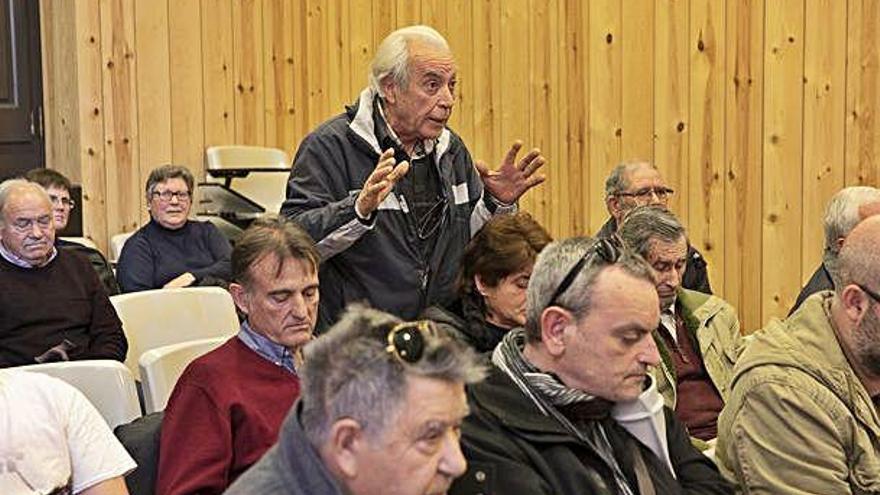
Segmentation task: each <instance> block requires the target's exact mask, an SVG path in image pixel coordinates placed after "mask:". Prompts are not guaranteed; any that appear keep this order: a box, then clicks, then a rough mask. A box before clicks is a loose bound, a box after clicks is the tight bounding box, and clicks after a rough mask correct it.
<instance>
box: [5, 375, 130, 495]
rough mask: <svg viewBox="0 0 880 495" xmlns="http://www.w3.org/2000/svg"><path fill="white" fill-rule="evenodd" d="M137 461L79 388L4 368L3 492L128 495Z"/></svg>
mask: <svg viewBox="0 0 880 495" xmlns="http://www.w3.org/2000/svg"><path fill="white" fill-rule="evenodd" d="M134 468H135V463H134V461H133V460H132V459H131V457H130V456H129V455H128V453H127V452H126V451H125V448H123V446H122V445H121V444H120V443H119V441H117V440H116V437H114V436H113V433H112V432H111V431H110V427H109V426H107V423H106V422H105V421H104V418H102V417H101V415H100V414H99V413H98V411H97V410H95V407H94V406H92V404H91V403H90V402H89V401H88V399H86V398H85V397H84V396H83V395H82V394H81V393H80V392H79V391H78V390H77V389H75V388H73V387H71V386H70V385H68V384H66V383H64V382H62V381H61V380H58V379H57V378H52V377H50V376H47V375H42V374H39V373H26V372H23V371H17V370H0V493H2V494H4V495H15V494H30V493H47V494H55V495H63V494H74V493H75V494H79V495H128V490H127V489H126V487H125V481H124V480H123V476H125V474H126V473H128V472H130V471H132V470H133V469H134Z"/></svg>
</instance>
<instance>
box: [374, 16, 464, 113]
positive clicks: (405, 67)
mask: <svg viewBox="0 0 880 495" xmlns="http://www.w3.org/2000/svg"><path fill="white" fill-rule="evenodd" d="M413 41H421V42H424V43H426V44H429V45H431V46H435V47H438V48H440V49H443V50H446V51H451V50H450V49H449V43H447V42H446V38H444V37H443V35H441V34H440V33H438V32H437V30H436V29H434V28H432V27H430V26H421V25H419V26H407V27H404V28H400V29H398V30H396V31H394V32H392V33H391V34H389V35H388V36H386V37H385V39H384V40H382V43H380V44H379V48H377V49H376V54H375V55H374V56H373V61H372V62H371V63H370V76H369V81H370V87H371V88H373V90H374V91H375V92H376V93H377V94H379V95H382V81H383V80H384V79H385V78H386V77H392V78H394V82H395V83H396V84H397V86H398V87H400V88H406V87H407V86H409V62H410V60H409V45H410V43H411V42H413ZM382 96H384V95H382Z"/></svg>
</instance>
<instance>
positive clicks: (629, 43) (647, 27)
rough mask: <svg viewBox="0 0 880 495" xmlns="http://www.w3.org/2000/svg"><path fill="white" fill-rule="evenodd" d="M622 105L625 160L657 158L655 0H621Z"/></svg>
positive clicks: (622, 153) (622, 147)
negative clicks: (655, 120)
mask: <svg viewBox="0 0 880 495" xmlns="http://www.w3.org/2000/svg"><path fill="white" fill-rule="evenodd" d="M621 10H622V16H621V19H622V21H621V22H622V27H621V40H620V42H621V46H622V52H623V55H622V57H623V59H622V62H621V65H622V70H623V75H622V76H621V85H622V86H621V105H622V114H621V115H622V122H623V125H622V126H621V128H622V130H623V135H622V136H621V139H622V141H621V157H622V159H623V160H625V161H635V160H648V161H652V160H653V157H654V105H655V104H656V102H655V101H654V84H653V83H652V81H653V80H654V70H655V69H654V0H623V1H621Z"/></svg>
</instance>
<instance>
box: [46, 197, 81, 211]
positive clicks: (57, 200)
mask: <svg viewBox="0 0 880 495" xmlns="http://www.w3.org/2000/svg"><path fill="white" fill-rule="evenodd" d="M49 199H50V200H51V201H52V204H53V205H58V204H60V205H61V206H63V207H65V208H70V209H71V210H72V209H74V208H76V202H74V201H73V200H72V199H70V198H61V197H58V196H55V195H54V194H50V195H49Z"/></svg>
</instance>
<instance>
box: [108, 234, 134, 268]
mask: <svg viewBox="0 0 880 495" xmlns="http://www.w3.org/2000/svg"><path fill="white" fill-rule="evenodd" d="M132 235H134V232H123V233H121V234H116V235H114V236H113V237H111V238H110V262H111V263H116V262H117V261H119V255H120V254H121V253H122V246H125V241H127V240H128V238H129V237H131V236H132Z"/></svg>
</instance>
